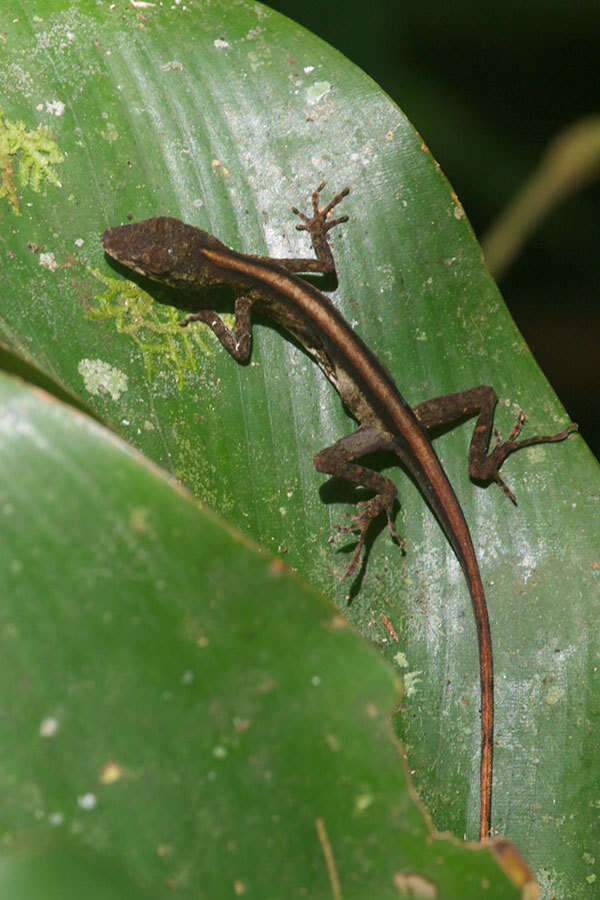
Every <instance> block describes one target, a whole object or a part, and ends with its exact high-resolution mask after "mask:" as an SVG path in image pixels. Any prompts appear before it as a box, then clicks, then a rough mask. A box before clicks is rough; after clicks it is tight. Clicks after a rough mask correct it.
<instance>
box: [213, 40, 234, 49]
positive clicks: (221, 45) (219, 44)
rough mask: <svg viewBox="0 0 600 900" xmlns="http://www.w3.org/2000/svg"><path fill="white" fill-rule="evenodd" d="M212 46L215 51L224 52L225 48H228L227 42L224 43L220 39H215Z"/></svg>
mask: <svg viewBox="0 0 600 900" xmlns="http://www.w3.org/2000/svg"><path fill="white" fill-rule="evenodd" d="M213 44H214V45H215V47H216V48H217V50H224V49H225V48H226V47H229V46H230V45H229V44H228V43H227V41H224V40H223V39H222V38H217V39H216V41H213Z"/></svg>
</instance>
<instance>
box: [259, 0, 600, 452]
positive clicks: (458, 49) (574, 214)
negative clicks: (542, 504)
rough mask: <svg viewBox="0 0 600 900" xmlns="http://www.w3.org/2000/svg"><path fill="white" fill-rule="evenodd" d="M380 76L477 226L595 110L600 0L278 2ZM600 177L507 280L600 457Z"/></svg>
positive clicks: (533, 339)
mask: <svg viewBox="0 0 600 900" xmlns="http://www.w3.org/2000/svg"><path fill="white" fill-rule="evenodd" d="M268 5H269V6H271V7H272V8H273V9H276V10H278V11H279V12H282V13H284V14H285V15H287V16H289V17H290V18H292V19H294V20H295V21H297V22H299V23H301V24H302V25H304V26H305V27H306V28H308V29H309V30H311V31H313V32H315V33H316V34H318V35H319V36H320V37H322V38H324V39H325V40H326V41H328V42H329V43H330V44H332V45H333V46H334V47H336V48H337V49H338V50H340V51H341V52H342V53H344V54H345V55H346V56H347V57H349V59H351V60H352V61H353V62H355V63H356V64H357V65H359V66H360V67H361V68H362V69H364V70H365V71H366V72H367V73H368V74H369V75H371V77H372V78H373V79H374V80H375V81H376V82H377V83H378V84H379V85H381V87H383V88H384V89H385V90H386V91H387V93H388V94H389V95H390V96H391V97H392V98H393V99H394V100H395V101H396V103H398V105H399V106H400V107H401V108H402V110H403V111H404V112H405V113H406V115H407V116H408V118H409V119H410V120H411V122H412V123H413V125H414V126H415V127H416V128H417V130H418V131H419V132H420V133H421V134H422V135H423V138H424V139H425V141H426V143H427V144H428V146H429V148H430V149H431V152H432V153H433V155H434V156H435V158H436V159H437V160H438V161H439V163H440V165H441V166H442V169H443V170H444V172H445V173H446V175H447V176H448V178H449V180H450V181H451V183H452V185H453V187H454V189H455V190H456V192H457V194H458V196H459V198H460V200H461V202H462V204H463V206H464V208H465V210H466V213H467V215H468V216H469V219H470V221H471V223H472V225H473V227H474V229H475V231H476V233H477V235H478V236H479V235H482V234H483V233H484V232H485V230H486V228H487V227H488V226H489V225H490V224H491V223H492V222H493V221H494V219H495V218H496V217H497V216H498V215H499V213H500V212H501V211H502V210H503V208H504V206H505V205H506V204H507V202H508V201H509V199H510V198H511V197H512V195H513V194H514V193H515V192H516V191H517V190H518V189H519V188H520V186H521V185H522V184H523V183H524V182H525V181H526V179H527V178H528V177H529V175H530V174H531V173H532V171H533V169H534V168H535V167H536V165H537V163H538V161H539V159H540V157H541V156H542V154H543V152H544V149H545V148H546V146H547V144H548V143H549V142H550V141H551V140H552V138H553V137H555V136H556V135H557V134H558V133H559V132H560V131H561V130H562V129H564V128H565V127H567V126H568V125H570V124H572V123H573V122H575V120H577V119H579V118H580V117H583V116H589V115H599V114H600V104H599V100H600V90H599V86H600V64H599V60H600V50H599V47H600V3H598V0H583V2H570V3H569V2H567V0H528V2H522V0H521V2H517V0H505V2H504V3H503V4H502V5H501V6H500V7H499V6H496V5H495V4H494V5H492V4H486V3H485V2H484V3H482V2H481V0H458V2H453V3H451V4H448V3H447V2H444V0H420V2H419V4H418V5H417V4H412V3H411V4H409V3H408V2H407V0H402V2H394V0H370V2H365V0H346V2H344V3H336V2H331V0H330V2H325V0H269V2H268ZM599 219H600V181H599V179H596V180H595V181H594V182H592V183H591V185H589V186H588V187H585V188H584V189H583V190H581V191H577V192H575V193H574V194H572V195H571V196H570V197H569V198H568V199H567V200H566V201H563V203H562V204H561V205H560V206H559V207H557V208H556V209H555V210H554V211H553V212H552V213H551V214H550V215H549V216H548V217H547V218H546V219H545V220H544V221H543V222H542V223H541V224H540V226H539V227H538V229H537V230H536V232H535V234H534V235H533V237H532V238H531V239H530V240H529V241H528V242H527V244H526V245H525V246H524V248H523V251H522V252H521V254H520V256H519V257H518V258H517V259H516V260H515V262H514V263H513V265H512V267H511V268H510V269H509V270H507V272H506V274H505V275H504V276H503V277H502V279H501V280H500V281H499V284H500V289H501V291H502V293H503V296H504V298H505V300H506V302H507V304H508V306H509V308H510V310H511V313H512V315H513V316H514V318H515V320H516V322H517V324H518V326H519V328H520V330H521V332H522V333H523V335H524V336H525V339H526V340H527V343H528V344H529V346H530V348H531V350H532V352H533V354H534V355H535V357H536V359H537V361H538V363H539V364H540V366H541V367H542V369H543V370H544V372H545V374H546V376H547V378H548V379H549V381H550V382H551V383H552V385H553V387H554V389H555V390H556V392H557V393H558V395H559V397H560V398H561V400H562V402H563V404H564V405H565V406H566V408H567V410H568V412H569V414H570V416H571V417H572V419H573V421H576V422H578V423H579V425H580V428H581V431H582V433H583V435H584V437H585V439H586V440H587V442H588V444H590V446H591V447H592V449H593V450H594V452H595V453H596V456H599V457H600V375H599V368H600V367H599V357H600V348H599V343H600V304H599V302H598V301H599V295H600V250H599V247H598V228H599V224H600V223H599Z"/></svg>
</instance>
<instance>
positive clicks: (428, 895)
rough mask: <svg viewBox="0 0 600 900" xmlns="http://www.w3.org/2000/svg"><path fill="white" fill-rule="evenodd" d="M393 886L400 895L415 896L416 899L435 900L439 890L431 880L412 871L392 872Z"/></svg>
mask: <svg viewBox="0 0 600 900" xmlns="http://www.w3.org/2000/svg"><path fill="white" fill-rule="evenodd" d="M394 886H395V887H396V888H397V890H398V892H399V893H400V895H401V896H406V897H415V898H418V900H435V898H436V897H438V896H439V890H438V888H437V885H435V884H434V883H433V881H430V880H429V878H424V877H423V875H417V874H416V873H414V872H410V873H409V874H405V873H404V872H396V873H395V874H394Z"/></svg>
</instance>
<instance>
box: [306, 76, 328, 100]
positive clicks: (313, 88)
mask: <svg viewBox="0 0 600 900" xmlns="http://www.w3.org/2000/svg"><path fill="white" fill-rule="evenodd" d="M330 90H331V84H330V83H329V82H328V81H315V83H314V84H311V85H310V87H308V88H307V89H306V95H305V96H306V102H307V103H308V105H309V106H314V104H315V103H318V102H319V101H320V100H322V99H323V97H325V95H326V94H328V93H329V91H330Z"/></svg>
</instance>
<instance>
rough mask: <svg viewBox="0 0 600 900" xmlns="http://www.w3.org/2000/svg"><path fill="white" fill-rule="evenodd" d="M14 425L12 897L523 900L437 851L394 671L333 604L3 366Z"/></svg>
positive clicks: (492, 873) (6, 514) (10, 476)
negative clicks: (401, 893) (415, 893)
mask: <svg viewBox="0 0 600 900" xmlns="http://www.w3.org/2000/svg"><path fill="white" fill-rule="evenodd" d="M0 421H1V422H2V428H1V429H0V438H1V451H2V452H1V454H0V459H1V461H2V462H1V463H0V465H1V469H0V478H1V482H0V483H1V484H2V513H3V542H2V548H1V550H0V587H1V591H2V597H3V609H2V631H1V635H2V659H3V671H4V672H5V673H6V674H7V675H9V677H5V678H4V679H3V680H2V683H1V689H0V712H1V715H2V720H3V721H4V722H5V728H4V729H3V736H2V742H1V745H0V773H1V778H2V798H3V799H2V822H3V838H2V845H1V846H0V886H1V887H2V894H3V896H7V897H8V896H11V897H21V896H27V897H28V898H32V897H42V896H43V897H48V896H61V897H63V896H64V897H67V898H68V897H71V896H72V897H75V896H77V897H80V896H81V891H82V887H83V885H84V884H87V883H89V882H90V881H91V884H92V885H93V886H94V887H95V888H96V887H98V891H99V892H100V895H102V896H113V895H114V896H122V897H131V896H132V892H131V891H132V890H133V889H135V894H134V896H143V895H144V892H145V891H150V890H152V891H156V890H157V888H158V896H166V895H167V893H170V892H169V890H168V889H171V890H174V889H176V890H177V893H178V896H182V897H199V896H200V897H221V896H227V897H228V896H232V892H233V894H238V895H242V894H244V893H246V892H248V893H250V892H252V893H254V894H255V895H256V896H259V897H275V896H281V897H284V896H289V894H290V892H292V891H299V892H300V893H301V894H305V895H306V896H310V897H323V898H326V897H330V896H331V891H332V883H333V881H334V876H333V875H332V872H333V869H335V872H336V877H337V879H338V880H339V884H340V885H341V888H342V891H343V896H346V897H366V896H378V897H390V898H392V897H396V896H397V895H398V890H397V884H398V883H402V882H401V879H403V878H404V879H407V878H408V877H409V876H410V877H411V878H412V879H413V881H412V883H413V884H420V885H421V886H422V887H423V886H424V887H423V890H425V889H426V888H427V889H429V890H430V891H431V890H434V891H435V892H436V893H434V894H430V895H431V896H438V895H439V896H444V897H457V898H458V897H460V896H462V895H464V893H465V891H471V892H472V891H474V890H475V891H477V890H479V889H480V886H481V884H482V882H484V881H485V882H487V883H489V884H490V888H489V891H488V892H487V895H488V896H490V897H498V898H500V897H517V896H518V891H517V890H516V889H515V888H511V887H510V885H509V882H508V880H507V879H506V878H505V877H504V876H503V875H502V874H501V872H500V871H499V870H498V868H497V866H496V863H495V862H494V860H493V858H492V855H491V853H490V852H475V853H474V852H473V850H472V849H469V848H468V847H466V846H465V845H461V843H460V842H457V841H451V840H449V839H448V838H437V839H435V840H433V841H432V842H431V841H429V840H428V837H429V833H430V829H429V828H428V826H427V824H426V822H425V820H424V818H423V816H422V814H421V813H420V811H419V810H418V808H417V806H416V805H415V803H414V798H413V796H412V795H411V793H410V790H409V787H408V784H407V782H406V780H405V774H404V769H403V766H402V760H401V755H400V753H399V752H398V748H397V747H396V745H395V744H394V741H393V740H392V735H391V728H390V720H389V711H390V709H391V708H392V705H393V703H394V698H395V690H394V677H393V673H392V671H391V670H390V668H389V667H388V666H387V665H386V664H385V662H384V661H383V660H382V659H381V657H380V656H379V655H378V654H377V653H375V652H374V650H373V649H372V648H371V647H369V646H368V645H367V643H366V642H365V641H364V640H362V639H361V638H360V637H359V636H358V635H357V634H355V633H354V632H352V631H351V630H350V629H349V628H348V627H347V625H346V624H345V622H344V620H343V619H342V618H341V617H340V616H339V614H338V613H336V612H335V610H334V608H333V607H332V606H331V605H330V604H329V603H328V602H327V601H326V600H325V599H324V598H323V597H322V596H321V595H320V594H318V593H317V592H316V591H314V589H310V588H309V587H308V586H306V585H305V584H303V583H302V582H301V581H300V580H299V579H298V578H296V577H294V576H293V575H291V573H289V572H288V571H286V567H285V566H283V565H282V564H281V563H280V562H279V561H277V560H276V559H274V558H272V557H271V556H270V555H269V554H265V553H264V552H263V553H260V552H258V551H257V548H256V547H253V546H250V545H249V543H248V541H246V540H245V539H244V538H242V536H241V535H240V534H239V533H238V532H234V531H232V530H231V529H230V528H228V527H227V526H225V525H224V524H223V523H222V522H221V521H220V520H218V519H217V518H216V517H215V515H214V514H212V513H210V512H209V511H207V510H203V509H200V508H199V507H198V506H197V505H196V503H195V502H193V500H192V498H191V497H190V496H189V495H188V494H187V492H184V491H181V490H177V489H175V487H174V485H172V484H171V483H169V482H168V481H167V480H166V479H165V478H164V477H161V475H160V473H159V472H158V471H157V470H156V469H155V468H154V467H153V466H152V465H151V464H149V463H148V462H147V461H146V460H145V459H144V458H143V457H140V456H139V455H138V454H137V453H135V452H134V451H132V450H131V449H130V448H129V447H128V445H126V444H123V443H122V442H121V441H120V440H119V439H117V438H115V437H113V436H112V435H110V433H109V432H107V431H106V430H105V429H103V428H102V427H101V426H99V425H98V424H97V423H94V422H92V421H91V420H90V419H88V418H86V417H84V416H82V415H81V414H80V413H78V412H75V411H73V410H71V409H70V408H69V407H66V406H64V405H63V404H61V403H57V402H56V401H52V400H51V399H50V397H49V396H48V395H45V394H44V393H43V392H41V391H39V390H35V389H32V388H29V387H28V386H25V385H23V384H21V383H20V382H19V381H17V380H15V379H11V378H9V377H7V376H4V375H3V376H1V377H0ZM357 667H358V668H359V670H360V678H359V679H357V678H356V671H357ZM349 685H352V689H351V690H348V686H349ZM71 835H76V836H77V839H78V842H79V844H80V845H82V846H83V848H84V849H85V852H86V853H87V856H82V853H81V847H78V846H74V845H73V843H72V839H71V837H70V836H71ZM92 851H93V852H92ZM86 859H87V860H88V862H87V863H86ZM23 860H25V861H26V862H27V865H25V863H24V862H23ZM111 861H112V862H111ZM88 870H89V871H88ZM125 872H128V873H129V876H128V877H129V878H131V880H132V884H131V886H130V887H127V881H125V882H124V881H123V879H124V874H123V873H125ZM106 879H108V880H109V881H110V883H111V884H113V888H114V890H113V894H102V890H101V889H102V886H103V885H104V884H105V881H106ZM399 880H400V882H399ZM409 883H410V882H409ZM49 885H50V886H49ZM114 891H116V893H115V892H114ZM334 896H339V894H337V895H336V894H335V892H334ZM423 896H427V895H426V894H424V895H423Z"/></svg>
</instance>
